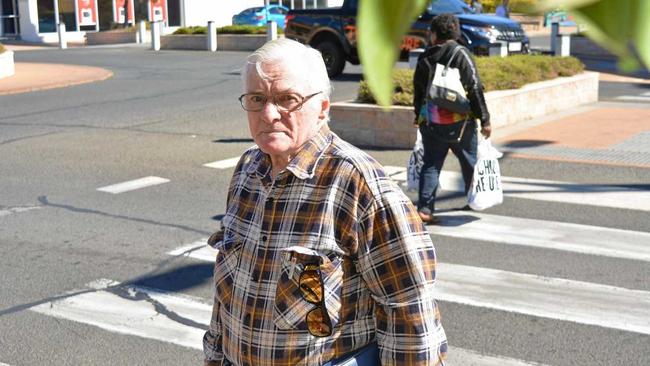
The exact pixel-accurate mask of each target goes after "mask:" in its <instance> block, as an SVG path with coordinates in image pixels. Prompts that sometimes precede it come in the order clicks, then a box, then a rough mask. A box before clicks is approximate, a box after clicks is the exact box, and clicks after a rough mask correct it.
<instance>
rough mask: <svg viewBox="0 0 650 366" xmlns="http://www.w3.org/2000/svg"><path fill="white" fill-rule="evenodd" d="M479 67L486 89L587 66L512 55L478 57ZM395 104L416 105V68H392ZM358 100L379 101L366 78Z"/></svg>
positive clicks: (515, 86)
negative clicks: (414, 94)
mask: <svg viewBox="0 0 650 366" xmlns="http://www.w3.org/2000/svg"><path fill="white" fill-rule="evenodd" d="M476 67H477V68H478V73H479V77H480V78H481V81H482V83H483V86H484V87H485V91H486V92H488V91H493V90H506V89H519V88H521V87H522V86H524V85H526V84H530V83H535V82H538V81H544V80H550V79H555V78H557V77H563V76H573V75H576V74H579V73H581V72H582V71H583V70H584V68H585V66H584V65H583V64H582V62H580V60H578V59H577V58H575V57H554V56H542V55H513V56H508V57H477V58H476ZM393 83H394V85H395V91H394V93H393V100H392V103H393V105H405V106H411V105H413V70H411V69H395V70H393ZM357 102H359V103H373V104H374V103H376V101H375V98H374V96H373V95H372V93H371V92H370V89H369V88H368V84H367V83H366V82H365V80H362V81H361V83H360V84H359V92H358V95H357Z"/></svg>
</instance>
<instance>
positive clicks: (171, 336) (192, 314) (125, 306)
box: [0, 279, 538, 366]
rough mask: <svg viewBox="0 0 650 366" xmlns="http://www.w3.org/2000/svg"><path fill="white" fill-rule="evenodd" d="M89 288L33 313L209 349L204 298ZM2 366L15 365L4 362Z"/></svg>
mask: <svg viewBox="0 0 650 366" xmlns="http://www.w3.org/2000/svg"><path fill="white" fill-rule="evenodd" d="M86 287H87V288H88V289H95V290H96V291H92V292H85V293H82V294H79V295H74V296H70V297H67V298H64V299H61V300H57V301H53V302H50V303H45V304H41V305H37V306H35V307H32V308H31V309H30V310H32V311H35V312H37V313H40V314H44V315H48V316H53V317H56V318H59V319H65V320H71V321H75V322H78V323H83V324H88V325H93V326H96V327H99V328H101V329H104V330H107V331H110V332H115V333H120V334H128V335H134V336H139V337H142V338H148V339H153V340H157V341H162V342H166V343H172V344H176V345H179V346H183V347H187V348H191V349H196V350H202V349H203V343H202V339H203V333H204V332H205V330H206V329H207V328H208V326H209V322H210V318H211V316H212V306H211V305H209V304H207V303H206V302H204V301H203V300H202V299H198V298H193V297H190V296H185V295H183V296H180V295H172V294H170V293H166V292H160V291H157V290H154V289H149V288H145V287H138V286H130V285H121V284H120V283H118V282H115V281H111V280H107V279H101V280H97V281H94V282H91V283H89V284H87V285H86ZM449 360H450V362H451V361H455V362H454V363H456V364H459V365H481V366H493V365H494V366H496V365H500V366H534V365H538V364H532V363H527V362H524V361H520V360H516V359H512V358H506V357H498V356H488V355H480V354H478V353H476V352H474V351H470V350H465V349H462V348H457V347H450V352H449ZM0 366H9V365H6V364H3V363H0Z"/></svg>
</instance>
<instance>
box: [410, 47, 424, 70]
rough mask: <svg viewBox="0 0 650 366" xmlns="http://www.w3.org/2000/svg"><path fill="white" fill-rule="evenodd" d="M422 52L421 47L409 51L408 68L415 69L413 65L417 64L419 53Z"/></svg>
mask: <svg viewBox="0 0 650 366" xmlns="http://www.w3.org/2000/svg"><path fill="white" fill-rule="evenodd" d="M423 53H424V49H423V48H414V49H412V50H410V51H409V68H410V69H415V67H416V66H417V65H418V57H420V55H421V54H423Z"/></svg>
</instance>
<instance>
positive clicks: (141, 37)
mask: <svg viewBox="0 0 650 366" xmlns="http://www.w3.org/2000/svg"><path fill="white" fill-rule="evenodd" d="M146 39H147V25H146V24H145V22H144V20H141V21H139V22H138V43H146V42H147V41H146Z"/></svg>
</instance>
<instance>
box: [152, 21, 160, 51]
mask: <svg viewBox="0 0 650 366" xmlns="http://www.w3.org/2000/svg"><path fill="white" fill-rule="evenodd" d="M151 49H152V50H154V51H160V22H158V21H156V22H151Z"/></svg>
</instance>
